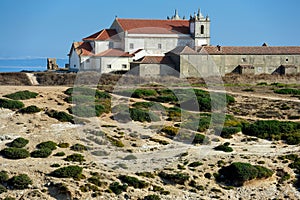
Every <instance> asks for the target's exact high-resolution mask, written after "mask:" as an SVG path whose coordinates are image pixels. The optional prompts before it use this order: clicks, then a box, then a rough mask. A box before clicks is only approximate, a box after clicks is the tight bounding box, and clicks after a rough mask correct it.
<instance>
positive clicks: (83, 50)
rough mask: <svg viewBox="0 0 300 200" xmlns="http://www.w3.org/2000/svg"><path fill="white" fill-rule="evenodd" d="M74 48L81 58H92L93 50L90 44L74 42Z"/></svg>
mask: <svg viewBox="0 0 300 200" xmlns="http://www.w3.org/2000/svg"><path fill="white" fill-rule="evenodd" d="M73 48H74V49H75V50H76V53H77V54H78V55H79V56H92V55H93V52H92V51H93V48H92V46H91V45H90V43H89V42H74V43H73Z"/></svg>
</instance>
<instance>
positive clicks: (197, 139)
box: [192, 133, 205, 144]
mask: <svg viewBox="0 0 300 200" xmlns="http://www.w3.org/2000/svg"><path fill="white" fill-rule="evenodd" d="M204 139H205V135H202V134H200V133H196V134H195V137H194V140H193V142H192V143H193V144H202V143H203V142H204Z"/></svg>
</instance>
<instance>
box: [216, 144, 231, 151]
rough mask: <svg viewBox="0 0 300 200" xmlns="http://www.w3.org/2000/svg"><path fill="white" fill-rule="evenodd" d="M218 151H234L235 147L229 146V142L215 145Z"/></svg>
mask: <svg viewBox="0 0 300 200" xmlns="http://www.w3.org/2000/svg"><path fill="white" fill-rule="evenodd" d="M214 150H216V151H224V152H232V151H233V149H232V148H231V147H230V146H229V143H224V144H221V145H219V146H216V147H214Z"/></svg>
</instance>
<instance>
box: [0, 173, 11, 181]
mask: <svg viewBox="0 0 300 200" xmlns="http://www.w3.org/2000/svg"><path fill="white" fill-rule="evenodd" d="M8 178H9V177H8V174H7V171H3V170H2V171H0V184H3V183H5V182H6V181H7V180H8Z"/></svg>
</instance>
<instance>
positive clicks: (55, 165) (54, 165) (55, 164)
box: [50, 163, 60, 168]
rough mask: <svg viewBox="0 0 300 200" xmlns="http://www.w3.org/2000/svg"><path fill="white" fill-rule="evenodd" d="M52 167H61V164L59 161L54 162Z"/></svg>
mask: <svg viewBox="0 0 300 200" xmlns="http://www.w3.org/2000/svg"><path fill="white" fill-rule="evenodd" d="M50 167H55V168H56V167H60V164H58V163H54V164H52V165H50Z"/></svg>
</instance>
